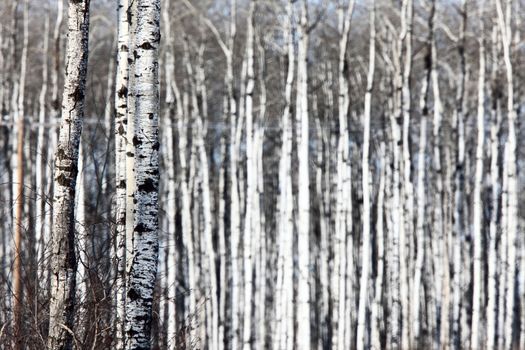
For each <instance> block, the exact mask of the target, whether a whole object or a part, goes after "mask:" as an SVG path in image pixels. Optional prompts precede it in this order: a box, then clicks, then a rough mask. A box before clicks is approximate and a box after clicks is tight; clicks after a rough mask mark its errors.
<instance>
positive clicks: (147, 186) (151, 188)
mask: <svg viewBox="0 0 525 350" xmlns="http://www.w3.org/2000/svg"><path fill="white" fill-rule="evenodd" d="M138 190H139V191H143V192H146V193H149V192H155V191H157V186H155V182H154V181H153V180H152V179H146V180H145V181H144V183H143V184H141V185H139V187H138Z"/></svg>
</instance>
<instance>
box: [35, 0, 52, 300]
mask: <svg viewBox="0 0 525 350" xmlns="http://www.w3.org/2000/svg"><path fill="white" fill-rule="evenodd" d="M48 6H49V4H46V15H45V19H44V32H43V36H44V38H43V40H42V51H43V58H42V87H41V89H40V94H39V95H38V106H39V109H38V124H39V125H38V131H37V140H36V158H35V167H36V171H35V183H36V189H35V199H36V201H35V205H36V214H35V244H36V247H35V251H36V259H37V271H36V276H37V278H38V280H39V281H41V282H40V286H39V288H38V289H39V291H40V289H41V288H42V289H43V288H46V284H45V279H44V271H43V269H44V266H45V265H46V264H45V263H44V261H45V252H44V248H45V242H46V241H47V237H45V235H44V231H45V228H44V224H45V217H46V215H47V213H46V191H45V183H46V180H47V181H50V180H49V179H46V178H45V176H44V166H45V162H46V160H45V159H46V156H47V147H44V136H45V135H46V131H45V127H44V123H45V122H46V117H47V115H48V110H47V106H46V103H47V95H48V78H49V71H48V58H47V57H48V51H49V8H48Z"/></svg>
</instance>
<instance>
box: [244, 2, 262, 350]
mask: <svg viewBox="0 0 525 350" xmlns="http://www.w3.org/2000/svg"><path fill="white" fill-rule="evenodd" d="M254 11H255V2H254V1H252V2H250V10H249V14H248V20H247V33H246V60H247V82H246V100H245V101H242V102H245V113H246V186H247V187H246V216H245V219H244V235H243V238H244V240H243V269H244V275H245V278H244V320H243V349H244V350H248V349H250V348H251V343H252V340H253V338H252V305H253V278H252V276H253V258H254V252H253V247H252V245H253V244H254V243H255V241H254V238H255V239H257V236H258V230H259V227H257V223H256V220H257V218H256V217H255V216H256V215H257V213H256V212H255V210H254V207H255V200H256V191H257V182H256V181H257V169H256V158H254V156H255V153H254V146H255V145H254V143H255V141H256V140H255V132H254V120H253V119H254V117H253V90H254V85H255V77H254V74H255V73H254V67H253V66H254V36H255V33H254V28H253V14H254ZM242 102H241V103H242Z"/></svg>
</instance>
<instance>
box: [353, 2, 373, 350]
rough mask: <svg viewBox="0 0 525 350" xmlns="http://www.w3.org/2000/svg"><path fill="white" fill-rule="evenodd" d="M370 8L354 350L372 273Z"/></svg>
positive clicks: (361, 336) (360, 343) (360, 339)
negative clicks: (361, 237) (361, 227)
mask: <svg viewBox="0 0 525 350" xmlns="http://www.w3.org/2000/svg"><path fill="white" fill-rule="evenodd" d="M371 6H372V8H371V9H370V44H369V50H370V51H369V58H368V60H369V63H368V64H369V66H368V76H367V83H366V93H365V106H364V114H363V123H364V126H363V147H362V152H363V153H362V154H363V156H362V157H363V158H362V163H361V164H362V172H363V175H362V185H363V232H362V236H363V248H362V251H361V258H362V264H361V281H360V283H359V288H360V290H359V311H358V312H359V314H358V320H357V349H358V350H362V349H364V348H365V347H367V344H366V339H365V327H366V319H367V313H368V295H369V290H368V281H369V279H370V271H371V270H372V268H371V264H372V239H371V233H370V224H371V221H372V217H371V214H370V212H371V210H370V207H371V204H370V194H371V192H372V191H371V189H370V182H371V180H370V169H369V163H368V162H369V157H370V156H369V153H370V115H371V104H372V91H373V87H374V72H375V54H376V52H375V45H376V43H375V36H376V30H375V1H372V4H371Z"/></svg>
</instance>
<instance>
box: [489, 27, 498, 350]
mask: <svg viewBox="0 0 525 350" xmlns="http://www.w3.org/2000/svg"><path fill="white" fill-rule="evenodd" d="M497 30H498V29H497V27H496V26H494V27H493V29H492V50H491V51H492V52H491V56H492V57H491V59H492V62H493V63H492V69H491V81H492V85H493V87H492V91H491V99H492V110H491V123H490V200H491V211H490V226H489V236H488V237H489V243H488V247H489V253H488V285H487V349H492V348H494V347H495V345H496V333H497V315H498V301H497V294H498V287H497V285H498V275H497V271H498V266H497V265H498V261H497V260H498V256H497V254H498V251H497V248H496V244H497V243H496V242H497V239H498V215H499V208H500V207H499V198H500V195H499V192H500V184H499V172H500V169H499V129H500V123H501V120H500V119H501V118H500V101H499V97H498V96H497V91H496V87H495V85H496V74H497V72H498V66H497V64H498V63H497V62H498V49H497V43H498V40H497V37H498V32H497Z"/></svg>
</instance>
